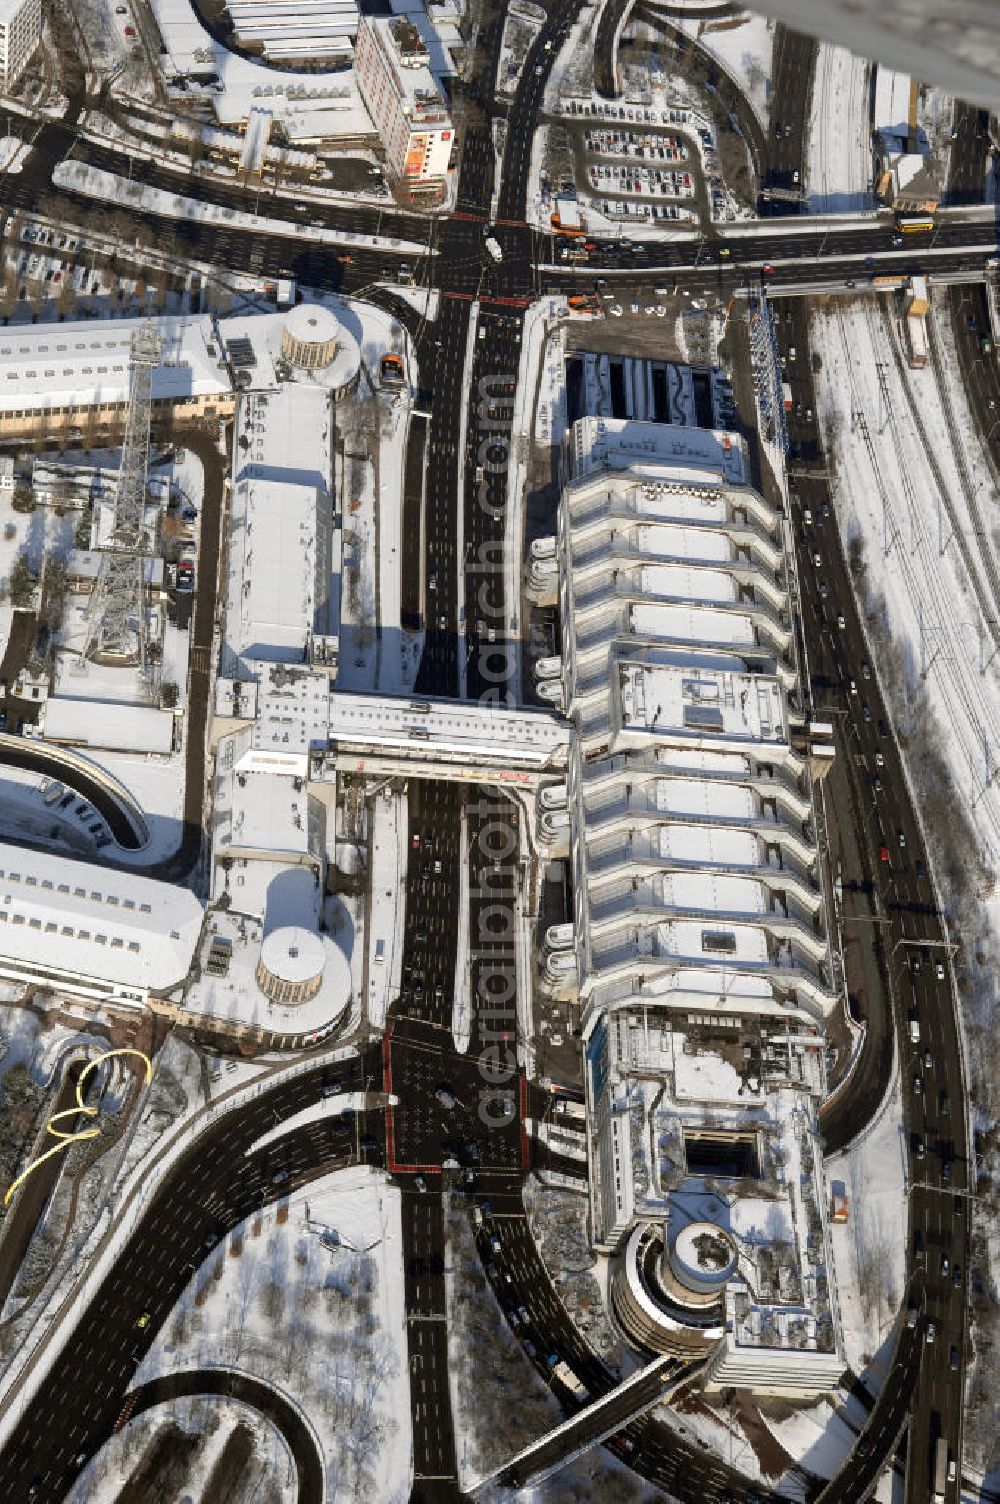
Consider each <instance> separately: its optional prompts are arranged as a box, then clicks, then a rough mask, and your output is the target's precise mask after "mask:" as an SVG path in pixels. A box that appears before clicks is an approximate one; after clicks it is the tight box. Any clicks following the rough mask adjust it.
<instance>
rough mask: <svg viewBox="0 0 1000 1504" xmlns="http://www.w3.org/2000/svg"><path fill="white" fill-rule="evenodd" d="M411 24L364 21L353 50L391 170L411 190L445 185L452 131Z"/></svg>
mask: <svg viewBox="0 0 1000 1504" xmlns="http://www.w3.org/2000/svg"><path fill="white" fill-rule="evenodd" d="M428 64H429V54H428V51H427V49H426V46H425V45H424V42H423V40H422V38H421V36H420V33H419V32H418V31H417V29H416V27H415V26H414V25H413V22H412V21H411V20H409V19H408V18H405V19H404V18H403V17H397V18H394V19H391V20H387V19H384V18H382V17H372V16H362V17H361V21H360V25H359V27H358V39H357V44H356V46H355V50H354V69H355V75H356V77H357V82H358V89H359V91H360V93H361V97H362V99H363V100H364V102H365V105H366V107H367V109H368V112H369V114H370V115H371V118H372V123H373V124H374V126H375V128H376V130H377V131H378V133H379V135H380V137H381V139H382V143H383V145H384V147H385V153H386V161H387V164H388V167H389V170H390V172H391V173H393V175H394V176H395V177H397V178H398V179H400V180H401V181H403V182H405V183H406V184H407V185H408V186H410V187H416V188H419V187H421V186H424V187H432V186H436V185H440V184H442V183H443V182H444V180H445V176H446V174H447V171H448V162H449V159H450V157H451V150H452V145H453V143H454V134H455V133H454V127H453V126H452V123H451V117H450V115H449V113H448V107H447V104H446V103H445V100H444V97H443V96H442V94H441V90H440V88H439V87H438V84H437V81H436V79H435V78H434V76H433V74H432V73H431V71H430V68H429V66H428Z"/></svg>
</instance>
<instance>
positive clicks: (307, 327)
mask: <svg viewBox="0 0 1000 1504" xmlns="http://www.w3.org/2000/svg"><path fill="white" fill-rule="evenodd" d="M339 333H340V326H339V324H338V323H337V320H336V319H335V318H334V316H333V314H332V313H331V312H330V310H329V308H322V307H320V305H319V304H318V303H300V304H299V305H298V307H296V308H293V309H292V310H291V312H290V313H289V315H288V317H287V318H286V319H285V327H284V328H283V329H282V331H281V353H282V355H283V356H284V357H285V359H286V360H287V361H289V362H290V364H291V365H293V366H297V367H298V368H299V369H300V370H302V371H322V370H325V369H326V367H327V366H328V365H330V364H331V363H332V361H333V357H334V356H335V355H336V353H337V336H338V334H339Z"/></svg>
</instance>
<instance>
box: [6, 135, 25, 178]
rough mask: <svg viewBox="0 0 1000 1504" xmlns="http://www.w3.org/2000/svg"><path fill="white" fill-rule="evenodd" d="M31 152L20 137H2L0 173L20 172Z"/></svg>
mask: <svg viewBox="0 0 1000 1504" xmlns="http://www.w3.org/2000/svg"><path fill="white" fill-rule="evenodd" d="M30 150H31V147H30V146H29V145H28V143H27V142H26V141H22V140H21V138H20V136H0V172H20V171H21V169H22V168H23V167H24V162H25V158H26V157H27V155H28V152H29V151H30Z"/></svg>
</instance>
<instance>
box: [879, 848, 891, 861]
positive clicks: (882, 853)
mask: <svg viewBox="0 0 1000 1504" xmlns="http://www.w3.org/2000/svg"><path fill="white" fill-rule="evenodd" d="M878 858H879V861H880V862H887V861H888V860H889V852H888V850H887V848H886V847H885V846H880V847H879V849H878Z"/></svg>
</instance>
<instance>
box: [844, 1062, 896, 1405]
mask: <svg viewBox="0 0 1000 1504" xmlns="http://www.w3.org/2000/svg"><path fill="white" fill-rule="evenodd" d="M824 1170H825V1173H826V1184H827V1189H829V1185H830V1182H831V1180H842V1181H843V1182H844V1184H845V1186H846V1190H847V1197H848V1203H849V1212H848V1220H847V1222H831V1223H830V1244H831V1247H832V1250H833V1262H834V1268H835V1270H836V1287H837V1298H838V1301H839V1304H840V1315H841V1322H842V1325H843V1331H844V1351H845V1354H846V1356H847V1360H848V1362H849V1363H850V1365H851V1367H852V1368H853V1369H854V1371H855V1373H859V1374H860V1373H863V1372H864V1371H865V1370H866V1369H869V1370H870V1371H869V1372H868V1373H867V1374H866V1375H865V1378H866V1382H867V1383H868V1384H869V1386H870V1388H871V1389H872V1390H873V1391H877V1390H878V1388H879V1387H880V1385H881V1382H882V1379H883V1378H884V1372H883V1370H882V1368H881V1365H880V1363H879V1361H878V1356H877V1355H878V1354H879V1350H880V1348H881V1346H882V1343H883V1342H884V1340H885V1338H886V1337H887V1336H888V1335H889V1332H890V1329H891V1327H892V1323H893V1321H894V1320H895V1318H896V1316H897V1314H898V1311H899V1305H900V1301H901V1299H902V1294H903V1287H904V1283H905V1279H906V1258H905V1249H904V1242H903V1229H902V1228H901V1226H900V1207H901V1206H903V1205H904V1204H905V1195H906V1142H905V1129H904V1126H903V1111H902V1097H901V1094H900V1085H899V1080H898V1079H897V1081H896V1085H895V1089H894V1090H893V1091H892V1093H891V1094H890V1095H889V1096H888V1097H887V1098H886V1100H885V1102H884V1103H883V1106H882V1110H881V1112H880V1113H879V1116H878V1118H877V1119H876V1120H875V1121H874V1122H873V1123H872V1124H871V1125H870V1126H869V1128H868V1130H867V1132H866V1133H865V1134H863V1135H862V1137H861V1138H859V1139H858V1140H857V1141H856V1142H855V1144H854V1145H853V1146H852V1147H851V1149H850V1150H849V1151H848V1152H847V1153H845V1154H837V1155H832V1156H830V1157H829V1158H828V1159H826V1160H825V1161H824Z"/></svg>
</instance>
